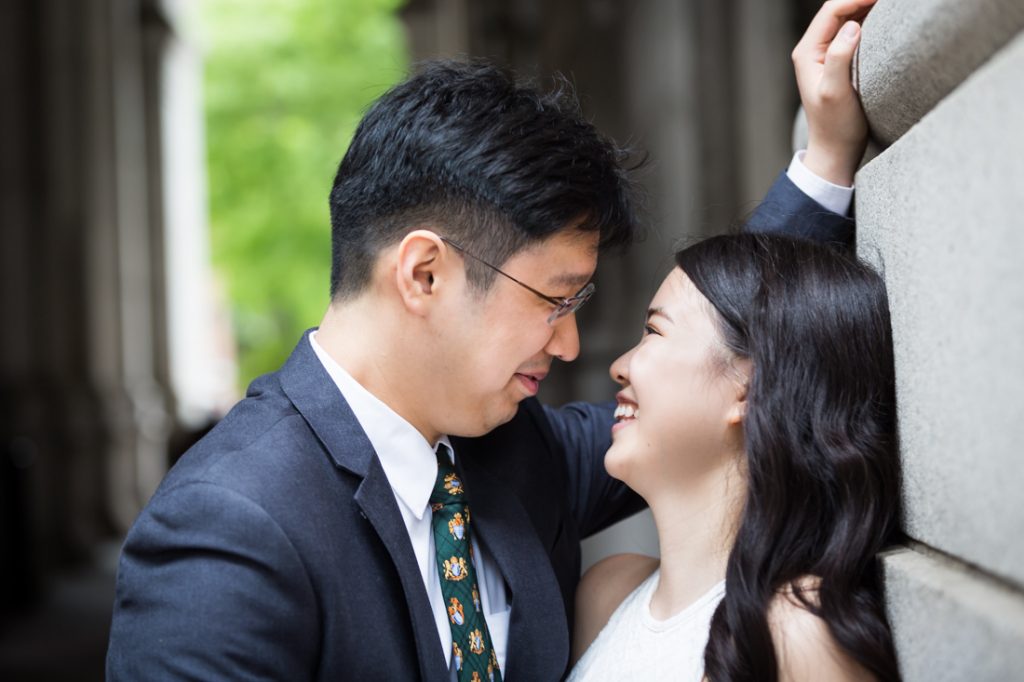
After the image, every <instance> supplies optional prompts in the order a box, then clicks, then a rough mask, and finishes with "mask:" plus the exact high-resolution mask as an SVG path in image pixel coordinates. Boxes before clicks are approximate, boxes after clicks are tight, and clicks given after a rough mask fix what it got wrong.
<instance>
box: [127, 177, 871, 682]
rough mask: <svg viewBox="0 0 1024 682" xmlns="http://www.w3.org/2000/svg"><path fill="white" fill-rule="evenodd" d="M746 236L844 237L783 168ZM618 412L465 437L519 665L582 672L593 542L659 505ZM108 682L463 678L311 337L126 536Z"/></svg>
mask: <svg viewBox="0 0 1024 682" xmlns="http://www.w3.org/2000/svg"><path fill="white" fill-rule="evenodd" d="M747 229H750V230H758V231H769V232H786V233H790V234H803V235H805V236H814V237H815V238H817V239H823V240H826V241H835V242H847V241H849V238H850V235H851V234H852V231H851V230H852V225H851V223H850V222H849V221H847V220H845V219H844V218H841V217H840V216H837V215H835V214H832V213H829V212H828V211H825V210H824V209H822V208H821V207H820V206H818V205H817V204H815V203H814V202H813V201H811V200H810V199H809V198H808V197H806V196H805V195H804V194H802V193H801V192H800V191H799V190H797V189H796V188H795V187H794V186H793V185H792V184H791V183H790V182H789V180H788V179H787V178H786V177H785V175H783V176H782V177H781V178H780V180H779V181H777V182H776V184H775V185H774V186H773V188H772V190H771V191H770V192H769V194H768V196H767V197H766V200H765V202H764V203H763V204H762V205H761V206H760V207H759V208H758V210H757V212H755V215H754V216H753V217H752V218H751V220H750V221H749V222H748V225H747ZM613 407H614V404H613V403H606V404H604V405H588V404H572V405H569V406H566V407H564V408H561V409H551V408H546V407H542V406H541V405H540V404H539V403H538V402H537V401H536V400H533V399H530V400H525V401H523V403H522V404H521V406H520V409H519V411H518V414H517V415H516V417H515V418H514V419H513V420H512V421H510V422H509V423H507V424H505V425H503V426H501V427H499V428H498V429H496V430H494V431H493V432H491V433H490V434H488V435H486V436H484V437H481V438H473V439H464V438H453V439H452V441H453V445H454V447H455V451H456V452H457V453H458V456H457V457H456V466H457V468H458V469H459V471H460V473H461V475H462V477H463V481H464V483H465V487H466V491H467V496H468V502H469V504H470V506H471V508H472V509H473V532H474V533H475V534H477V538H478V541H479V542H480V543H481V544H482V545H484V546H485V547H486V548H487V550H488V551H489V552H490V553H491V556H493V557H494V560H495V562H496V563H497V565H498V567H499V569H500V571H501V573H502V576H503V577H504V579H505V583H506V586H507V588H508V592H509V594H510V595H511V600H512V618H511V622H510V624H509V644H508V654H507V660H506V664H505V670H504V671H503V673H504V677H505V679H506V680H511V681H512V682H515V681H518V680H524V681H530V682H534V681H543V680H558V679H560V678H561V677H562V676H563V675H564V674H565V671H566V666H567V663H568V658H569V637H570V628H571V623H572V616H573V599H574V594H575V590H576V584H577V581H578V579H579V574H580V539H581V538H583V537H586V536H588V535H590V534H592V533H594V532H596V531H598V530H600V529H602V528H604V527H606V526H608V525H609V524H611V523H613V522H615V521H618V520H620V519H622V518H624V517H626V516H628V515H630V514H632V513H634V512H636V511H638V510H639V509H641V508H642V507H643V501H642V500H641V499H640V498H639V497H637V496H636V495H635V494H634V493H633V492H631V491H630V490H629V489H628V488H626V487H625V486H624V485H623V484H621V483H620V482H618V481H616V480H614V479H612V478H611V477H609V476H608V474H607V473H606V472H605V470H604V465H603V458H604V453H605V451H606V450H607V448H608V446H609V444H610V427H611V423H612V409H613ZM107 676H108V679H110V680H149V679H161V680H164V679H196V680H214V679H231V680H250V679H263V680H309V679H316V680H431V681H433V680H437V681H444V682H447V680H448V679H449V673H448V668H447V666H446V664H445V657H444V652H443V651H442V648H441V643H440V639H439V638H438V634H437V628H436V625H435V622H434V617H433V613H432V611H431V608H430V604H429V603H428V600H427V593H426V590H425V589H424V586H423V579H422V577H421V575H420V572H419V569H418V567H417V564H416V560H415V557H414V554H413V550H412V545H411V543H410V541H409V537H408V534H407V532H406V529H405V525H404V523H403V521H402V517H401V514H400V512H399V509H398V505H397V502H396V501H395V496H394V494H393V493H392V490H391V487H390V485H389V483H388V480H387V478H386V477H385V475H384V471H383V469H382V468H381V465H380V462H379V460H378V459H377V456H376V454H375V453H374V451H373V447H372V446H371V445H370V441H369V440H368V439H367V437H366V434H365V433H364V432H363V430H362V429H361V428H360V426H359V423H358V422H357V421H356V419H355V417H354V415H353V414H352V411H351V410H350V409H349V407H348V405H347V404H346V402H345V400H344V398H343V397H342V396H341V394H340V393H339V391H338V390H337V388H336V387H335V385H334V383H333V382H332V380H331V379H330V377H329V376H328V374H327V372H326V370H325V369H324V368H323V366H322V365H321V364H320V362H319V360H318V359H317V357H316V355H315V354H314V352H313V350H312V348H311V347H310V345H309V342H308V339H307V338H306V337H303V338H302V339H301V340H300V342H299V344H298V345H297V346H296V348H295V351H294V352H293V353H292V355H291V357H290V358H289V359H288V361H287V362H286V363H285V365H284V366H283V367H282V368H281V369H280V370H279V371H277V372H275V373H273V374H269V375H267V376H264V377H261V378H259V379H257V380H256V381H254V382H253V383H252V385H251V386H250V387H249V391H248V393H247V395H246V398H245V399H244V400H243V401H242V402H240V403H239V404H238V405H236V406H235V408H234V409H233V410H232V411H231V412H230V413H229V414H228V416H227V417H225V418H224V420H223V421H222V422H221V423H220V424H219V425H218V426H217V427H216V428H215V429H214V430H213V431H211V432H210V433H209V434H208V435H207V436H206V437H205V438H203V439H202V440H201V441H200V442H199V443H198V444H196V445H195V446H194V447H193V448H192V449H191V450H190V451H189V452H188V453H186V454H185V455H184V456H183V457H182V459H181V460H180V461H179V462H178V463H177V464H176V465H175V466H174V467H173V469H172V470H171V471H170V472H169V473H168V475H167V477H166V478H165V479H164V481H163V483H162V484H161V485H160V488H159V489H158V490H157V492H156V494H155V495H154V496H153V498H152V499H151V500H150V502H149V504H148V505H147V506H146V508H145V509H144V510H143V511H142V513H141V514H140V516H139V518H138V519H137V521H136V522H135V524H134V526H133V527H132V529H131V531H130V532H129V534H128V537H127V539H126V540H125V544H124V548H123V551H122V556H121V562H120V565H119V568H118V575H117V597H116V602H115V608H114V618H113V623H112V628H111V634H110V647H109V650H108V654H107Z"/></svg>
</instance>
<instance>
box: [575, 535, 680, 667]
mask: <svg viewBox="0 0 1024 682" xmlns="http://www.w3.org/2000/svg"><path fill="white" fill-rule="evenodd" d="M659 563H660V562H659V560H658V559H656V558H654V557H649V556H645V555H643V554H614V555H612V556H610V557H608V558H606V559H602V560H601V561H599V562H597V563H596V564H594V565H593V566H591V567H590V569H588V570H587V572H586V573H584V574H583V579H582V580H580V584H579V587H578V588H577V589H576V623H575V627H574V628H573V655H572V660H573V662H574V663H575V662H576V661H577V660H579V658H580V656H582V655H583V652H584V651H586V650H587V647H589V646H590V645H591V644H592V643H593V641H594V640H595V639H597V635H598V634H599V633H600V632H601V629H602V628H604V626H605V625H606V624H607V623H608V619H609V618H611V616H612V614H613V613H614V612H615V609H617V608H618V607H619V604H621V603H622V600H624V599H625V598H626V597H627V596H629V594H630V592H632V591H633V590H635V589H636V588H637V586H639V585H640V583H642V582H643V581H644V580H646V579H647V578H649V577H650V575H651V574H652V573H654V571H655V569H657V568H658V565H659Z"/></svg>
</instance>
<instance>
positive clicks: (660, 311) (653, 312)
mask: <svg viewBox="0 0 1024 682" xmlns="http://www.w3.org/2000/svg"><path fill="white" fill-rule="evenodd" d="M655 315H661V316H662V317H664V318H665V319H666V320H668V321H669V322H672V323H673V324H674V323H675V320H673V319H672V317H671V316H669V314H668V313H666V312H665V309H664V308H662V307H660V306H659V307H657V308H648V309H647V319H648V320H649V319H651V318H652V317H653V316H655Z"/></svg>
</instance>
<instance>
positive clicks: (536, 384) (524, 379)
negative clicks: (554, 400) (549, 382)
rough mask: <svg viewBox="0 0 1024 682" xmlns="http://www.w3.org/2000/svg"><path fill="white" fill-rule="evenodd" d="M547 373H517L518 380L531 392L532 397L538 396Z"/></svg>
mask: <svg viewBox="0 0 1024 682" xmlns="http://www.w3.org/2000/svg"><path fill="white" fill-rule="evenodd" d="M547 375H548V373H547V372H516V378H517V379H519V383H521V384H522V385H523V386H524V387H525V388H526V390H527V392H529V394H530V395H537V391H539V390H540V382H542V381H544V377H546V376H547Z"/></svg>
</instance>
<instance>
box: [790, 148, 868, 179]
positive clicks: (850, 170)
mask: <svg viewBox="0 0 1024 682" xmlns="http://www.w3.org/2000/svg"><path fill="white" fill-rule="evenodd" d="M862 156H863V151H860V152H857V151H856V150H851V149H850V148H849V147H846V148H845V149H844V150H843V151H838V152H837V151H830V150H828V149H827V148H825V147H823V146H822V145H820V144H815V143H814V141H813V140H809V141H808V144H807V152H806V153H805V154H804V157H803V164H804V166H806V167H807V170H809V171H811V172H812V173H814V174H815V175H817V176H818V177H819V178H821V179H823V180H827V181H828V182H831V183H832V184H833V185H839V186H840V187H852V186H853V176H854V174H855V173H856V172H857V164H858V163H860V159H861V157H862Z"/></svg>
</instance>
